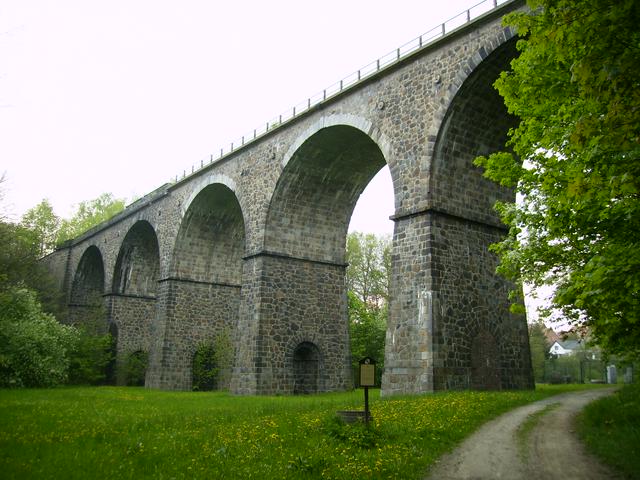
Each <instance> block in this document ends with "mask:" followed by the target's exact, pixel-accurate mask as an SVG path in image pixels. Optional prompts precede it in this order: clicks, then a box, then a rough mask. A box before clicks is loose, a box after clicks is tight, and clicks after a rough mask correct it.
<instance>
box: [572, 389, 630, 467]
mask: <svg viewBox="0 0 640 480" xmlns="http://www.w3.org/2000/svg"><path fill="white" fill-rule="evenodd" d="M577 424H578V433H579V434H580V436H581V437H582V439H583V441H584V442H585V443H586V445H587V448H588V449H589V450H590V451H591V452H593V453H594V454H595V455H596V456H598V457H600V459H601V460H602V461H603V462H604V463H606V464H608V465H611V466H612V467H614V468H615V469H616V470H619V471H620V472H621V473H623V474H624V475H625V476H626V477H628V478H640V385H638V384H636V385H627V386H625V387H623V388H622V389H621V390H619V391H618V392H616V393H615V394H613V395H611V396H608V397H605V398H602V399H600V400H597V401H595V402H593V403H591V404H589V405H587V407H586V408H585V409H584V410H583V411H582V412H581V413H580V415H579V416H578V419H577Z"/></svg>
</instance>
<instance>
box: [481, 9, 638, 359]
mask: <svg viewBox="0 0 640 480" xmlns="http://www.w3.org/2000/svg"><path fill="white" fill-rule="evenodd" d="M529 5H530V7H531V12H529V13H515V14H512V15H510V16H509V17H508V18H507V19H506V22H507V23H508V24H510V25H513V26H515V27H516V28H517V30H518V32H519V34H520V35H521V36H522V38H521V39H520V40H519V41H518V49H519V51H520V56H519V58H517V59H516V60H514V61H513V62H512V71H510V72H505V73H502V74H501V76H500V78H499V80H498V81H497V82H496V88H497V89H498V90H499V92H500V94H501V95H502V96H503V97H504V100H505V104H506V105H507V107H508V109H509V112H511V113H513V114H515V115H517V116H518V117H520V124H519V126H518V127H517V128H516V129H514V130H512V131H511V132H510V141H509V147H510V148H511V149H512V151H513V154H512V153H504V152H502V153H498V154H494V155H491V156H490V157H489V158H483V157H480V158H478V159H477V160H476V163H477V164H478V165H481V166H483V167H484V168H485V175H486V176H487V177H489V178H491V179H493V180H495V181H497V182H499V183H501V184H503V185H507V186H510V187H513V188H514V189H515V190H516V191H517V192H518V193H520V194H521V195H522V202H521V203H518V204H500V205H497V209H498V211H499V213H500V214H501V216H502V219H503V221H504V222H505V223H506V224H507V225H508V226H509V227H510V232H509V235H508V237H507V238H506V239H505V240H504V241H503V242H501V243H499V244H497V245H495V246H494V251H496V252H497V253H498V254H499V255H500V258H501V265H500V267H499V272H500V273H502V274H503V275H505V276H507V277H509V278H511V279H513V280H516V281H525V282H528V283H530V284H533V285H535V286H541V285H555V286H556V293H555V296H554V298H553V307H556V308H558V309H559V310H561V312H562V313H563V315H564V316H565V317H566V318H567V319H569V320H570V321H572V322H574V323H586V324H587V325H588V326H589V327H590V330H591V333H592V335H593V336H594V338H595V340H596V341H597V342H599V344H601V345H602V346H603V347H604V348H605V349H607V350H608V351H611V352H613V353H615V352H619V353H628V354H637V353H638V352H639V351H640V248H639V247H640V201H639V199H640V198H639V193H640V179H639V176H640V141H639V139H640V108H639V106H640V83H639V82H638V78H640V30H638V28H637V22H638V19H639V18H640V3H638V2H637V1H636V0H595V1H590V2H586V1H574V0H531V1H530V2H529ZM523 161H524V162H523Z"/></svg>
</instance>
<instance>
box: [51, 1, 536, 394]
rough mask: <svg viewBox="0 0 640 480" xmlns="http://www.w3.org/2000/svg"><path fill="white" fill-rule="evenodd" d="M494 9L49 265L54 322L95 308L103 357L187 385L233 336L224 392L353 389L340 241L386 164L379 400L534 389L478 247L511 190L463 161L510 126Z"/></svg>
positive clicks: (507, 41) (169, 383)
mask: <svg viewBox="0 0 640 480" xmlns="http://www.w3.org/2000/svg"><path fill="white" fill-rule="evenodd" d="M523 7H524V2H523V1H520V0H515V1H513V2H508V3H506V4H505V5H503V6H502V7H500V8H498V9H497V10H495V11H493V12H492V13H490V14H487V15H485V16H484V17H482V18H480V19H479V20H477V21H475V22H473V23H472V24H469V25H467V26H465V27H463V28H460V29H458V30H457V31H455V32H454V33H452V34H450V35H448V36H447V37H445V38H443V39H442V40H440V41H438V42H437V43H435V44H432V45H429V46H427V47H425V48H423V49H421V50H420V51H418V52H416V53H415V54H414V55H412V56H411V57H408V58H405V59H403V60H402V61H400V62H398V63H397V64H396V65H393V66H391V67H389V68H386V69H384V70H382V71H381V72H380V73H379V74H377V75H375V76H373V77H371V78H369V79H367V80H365V81H363V82H361V83H359V84H357V85H355V86H353V87H351V88H349V89H347V90H345V91H344V92H343V93H341V94H339V95H337V96H335V97H333V98H331V99H329V100H327V101H325V102H324V103H322V104H320V105H319V106H317V107H316V108H313V109H311V110H310V111H308V112H305V113H303V114H301V115H299V116H298V117H296V118H295V119H293V120H291V121H288V122H286V123H285V124H283V125H281V126H280V127H278V128H275V129H273V130H272V131H270V132H269V133H268V134H266V135H264V136H262V137H260V138H258V139H257V140H255V141H253V142H251V143H249V144H247V145H245V146H243V147H241V148H238V149H237V150H235V151H234V152H233V153H231V154H229V155H227V156H225V157H224V158H222V159H220V160H218V161H216V162H213V163H211V164H209V165H206V166H204V167H203V168H201V169H200V170H198V171H196V172H195V173H193V174H192V175H190V176H188V177H186V178H184V179H182V180H180V181H178V182H176V183H174V184H168V185H164V186H163V187H161V188H159V189H158V190H156V191H155V192H152V193H150V194H149V195H147V196H146V197H144V198H142V199H140V200H138V201H137V202H135V203H134V204H133V205H131V206H129V207H128V208H127V209H126V210H125V211H124V212H123V213H121V214H120V215H118V216H117V217H115V218H114V219H112V220H111V221H109V222H106V223H105V224H103V225H100V226H98V227H96V228H95V229H93V230H92V231H90V232H88V233H87V234H85V235H83V236H82V237H80V238H77V239H75V240H73V241H71V242H69V243H68V244H67V245H66V246H65V247H64V248H62V249H60V250H58V251H57V252H56V253H55V254H53V255H51V256H49V257H48V258H47V260H46V261H47V262H48V264H49V265H50V267H51V271H52V272H53V273H54V274H55V275H56V277H57V278H58V282H59V285H60V287H61V289H62V290H63V291H64V292H66V302H67V304H68V305H69V310H70V319H71V320H72V321H75V322H79V321H82V318H83V317H84V316H85V315H86V312H87V311H96V310H97V309H99V307H100V306H101V305H104V306H105V307H106V312H107V320H108V321H109V322H111V325H112V326H113V325H115V326H116V327H117V331H118V342H119V344H118V358H119V362H122V359H123V358H125V356H126V355H128V354H130V353H131V352H132V351H138V350H142V351H148V352H149V356H150V365H149V369H148V372H147V378H146V385H147V386H148V387H154V388H165V389H188V388H190V386H191V364H192V360H193V354H194V352H195V349H196V347H197V345H198V344H199V343H200V342H202V341H211V340H213V339H215V338H216V336H217V334H218V333H219V332H220V331H222V330H225V329H231V331H232V332H233V333H232V335H233V339H234V343H235V361H234V365H233V375H232V377H231V384H230V388H231V390H232V391H233V392H235V393H238V394H256V393H260V394H267V393H269V394H272V393H303V392H312V391H328V390H341V389H347V388H350V387H351V385H352V379H351V373H350V369H349V364H350V354H349V347H348V345H349V339H348V328H347V304H346V291H345V281H344V272H345V265H344V248H345V236H346V233H347V228H348V224H349V219H350V217H351V214H352V212H353V208H354V206H355V203H356V201H357V199H358V197H359V196H360V194H361V193H362V191H363V190H364V188H365V187H366V185H367V184H368V182H369V181H370V179H371V178H372V177H373V176H374V175H375V174H376V173H377V171H378V170H379V169H380V168H382V167H383V166H384V165H385V164H386V165H388V166H389V168H390V171H391V177H392V180H393V188H394V201H395V215H394V220H395V231H394V237H393V247H392V248H393V253H392V270H393V275H392V284H391V300H390V317H389V323H388V330H387V344H386V352H385V357H386V358H385V366H386V371H385V372H384V375H383V392H384V394H394V393H412V392H429V391H433V390H440V389H457V388H494V389H495V388H529V387H531V386H532V377H531V369H530V365H529V360H528V358H529V357H528V341H527V335H526V324H525V321H524V318H521V317H515V316H513V315H512V314H510V313H509V311H508V301H507V291H508V289H509V288H510V286H509V285H508V284H507V283H506V282H504V281H503V280H502V279H500V278H499V277H497V276H496V275H495V273H494V272H495V266H496V259H495V258H494V256H493V255H492V254H490V253H489V252H488V246H489V245H490V244H491V243H492V242H495V241H496V240H498V239H500V238H501V236H502V235H503V234H504V231H503V229H502V227H501V225H500V222H499V220H498V218H497V216H496V215H495V213H494V212H493V209H492V205H493V203H494V202H495V201H496V200H499V199H502V200H504V199H510V198H512V197H511V192H509V191H506V190H504V189H501V188H499V187H497V186H496V185H494V184H493V183H491V182H489V181H487V180H486V179H484V178H482V175H481V172H480V171H479V170H478V169H477V168H475V167H474V166H473V165H472V163H471V162H472V160H473V158H474V157H475V156H477V155H480V154H486V153H489V152H491V151H494V150H496V149H498V148H502V146H503V143H504V140H505V138H506V132H507V130H508V128H510V127H511V126H513V124H514V119H513V118H512V117H510V116H509V115H508V114H507V112H506V109H505V107H504V106H503V105H502V102H501V100H500V98H499V97H498V95H497V94H496V93H495V91H494V90H493V88H492V83H493V82H494V80H495V78H496V77H497V75H498V73H499V71H501V70H503V69H507V68H508V66H509V61H510V59H511V58H513V57H514V55H516V51H515V48H514V45H515V38H514V32H513V31H511V30H510V29H508V28H507V29H505V28H504V27H502V26H501V17H502V15H504V13H506V12H508V11H511V10H513V9H515V8H523Z"/></svg>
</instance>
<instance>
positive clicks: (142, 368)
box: [124, 350, 149, 387]
mask: <svg viewBox="0 0 640 480" xmlns="http://www.w3.org/2000/svg"><path fill="white" fill-rule="evenodd" d="M148 366H149V354H148V353H147V352H144V351H142V350H137V351H135V352H133V353H131V354H130V355H129V356H128V357H127V360H126V362H125V364H124V378H125V385H129V386H135V387H142V386H144V378H145V376H146V374H147V367H148Z"/></svg>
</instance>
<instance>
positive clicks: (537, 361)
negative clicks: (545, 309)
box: [529, 321, 551, 383]
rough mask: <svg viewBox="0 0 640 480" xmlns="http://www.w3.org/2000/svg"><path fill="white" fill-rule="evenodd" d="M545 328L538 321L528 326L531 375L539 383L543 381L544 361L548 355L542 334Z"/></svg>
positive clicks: (546, 342) (546, 343) (547, 343)
mask: <svg viewBox="0 0 640 480" xmlns="http://www.w3.org/2000/svg"><path fill="white" fill-rule="evenodd" d="M545 330H546V327H545V326H544V323H542V322H540V321H538V322H536V323H532V324H529V347H530V350H531V366H532V367H533V375H534V377H535V381H536V382H538V383H540V382H543V381H544V373H545V371H544V366H545V360H546V359H547V357H548V354H549V348H550V347H551V345H549V342H548V341H547V337H546V336H545V334H544V332H545Z"/></svg>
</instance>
